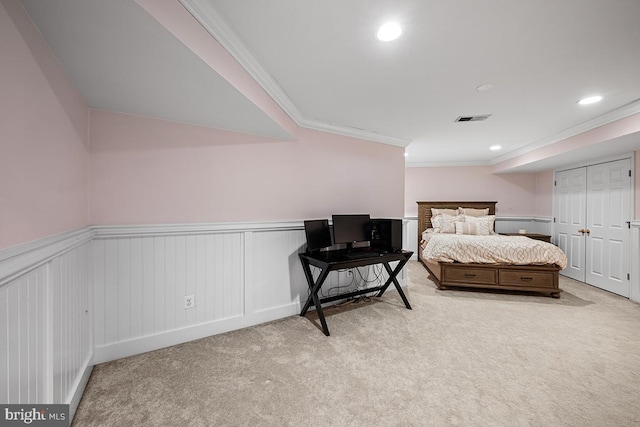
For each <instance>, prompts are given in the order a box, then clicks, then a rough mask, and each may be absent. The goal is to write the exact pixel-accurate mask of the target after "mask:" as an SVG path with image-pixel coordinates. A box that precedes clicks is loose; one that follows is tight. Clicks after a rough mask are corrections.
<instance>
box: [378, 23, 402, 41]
mask: <svg viewBox="0 0 640 427" xmlns="http://www.w3.org/2000/svg"><path fill="white" fill-rule="evenodd" d="M400 34H402V28H400V25H399V24H398V23H397V22H387V23H386V24H384V25H383V26H382V27H380V29H379V30H378V34H377V37H378V40H381V41H383V42H388V41H391V40H395V39H397V38H398V37H400Z"/></svg>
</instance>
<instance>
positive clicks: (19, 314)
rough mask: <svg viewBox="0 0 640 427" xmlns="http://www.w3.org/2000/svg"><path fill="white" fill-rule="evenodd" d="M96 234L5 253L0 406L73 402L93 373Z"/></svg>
mask: <svg viewBox="0 0 640 427" xmlns="http://www.w3.org/2000/svg"><path fill="white" fill-rule="evenodd" d="M91 236H92V232H91V230H90V229H89V228H85V229H81V230H74V231H72V232H69V233H64V234H61V235H59V236H54V237H51V238H47V239H42V240H41V241H37V242H32V243H29V244H25V245H20V246H16V247H14V248H10V249H7V250H3V251H0V319H1V320H0V402H3V403H66V404H70V405H71V407H70V412H71V415H73V414H74V413H75V409H76V408H77V405H78V403H79V401H80V397H81V395H82V392H83V391H84V387H85V385H86V382H87V381H88V379H89V375H90V373H91V357H92V350H93V342H92V313H91V311H90V308H91V307H90V302H91V295H90V286H89V260H90V255H89V251H90V247H91V244H90V240H91Z"/></svg>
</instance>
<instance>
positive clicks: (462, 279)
mask: <svg viewBox="0 0 640 427" xmlns="http://www.w3.org/2000/svg"><path fill="white" fill-rule="evenodd" d="M417 203H418V259H419V261H420V262H421V263H422V265H423V266H424V267H425V268H426V269H427V271H428V272H429V273H430V274H431V276H432V277H431V278H432V279H433V280H434V282H435V283H436V286H437V287H438V289H447V288H448V287H456V288H458V287H461V288H477V289H504V290H510V291H526V292H530V293H543V294H546V295H549V296H551V297H553V298H559V297H560V293H561V292H562V291H561V289H560V288H559V286H558V274H559V272H560V270H562V269H563V268H564V267H565V266H566V257H565V256H564V253H562V251H561V250H560V249H558V248H557V247H555V246H553V245H551V244H550V243H546V242H540V241H534V240H533V239H529V238H527V237H524V236H493V237H492V236H451V235H449V236H448V237H445V236H438V234H439V233H435V234H433V235H431V234H426V233H425V231H426V230H428V229H429V230H431V229H433V224H432V208H435V209H440V210H443V209H445V210H446V209H452V210H455V209H458V208H459V207H464V208H467V209H469V210H471V211H474V210H477V211H478V212H480V210H481V209H483V210H484V212H487V214H488V215H495V212H496V203H497V202H465V201H461V202H456V201H450V202H417ZM466 218H468V217H466ZM433 219H434V222H435V221H436V220H438V222H439V221H440V220H441V218H433ZM438 225H440V224H438ZM459 225H461V224H457V225H456V227H458V226H459ZM423 233H425V234H423ZM454 234H455V233H454ZM423 236H424V237H426V238H427V239H426V240H429V241H430V239H433V242H430V244H429V245H428V248H427V244H426V243H425V239H423ZM476 237H478V238H495V239H496V240H495V241H494V245H495V246H500V245H501V244H504V245H505V247H507V246H508V247H509V250H508V251H505V250H504V248H503V250H502V252H512V253H520V254H522V255H526V256H523V257H522V258H517V259H515V260H513V259H511V260H510V261H505V260H503V259H501V258H499V257H493V255H492V254H490V253H489V252H487V250H485V249H482V250H477V249H476V250H468V251H466V252H467V253H474V252H475V253H476V254H478V255H481V256H480V258H478V259H480V260H481V262H478V261H477V259H474V258H469V259H467V258H464V257H463V258H461V259H463V260H464V262H460V261H458V260H456V259H454V258H455V256H453V255H452V257H453V258H448V255H447V256H445V252H444V250H440V249H439V247H435V245H437V244H440V243H441V240H442V242H444V241H446V240H447V239H458V240H456V241H455V242H454V243H453V244H452V245H453V246H460V247H462V246H464V245H465V244H466V243H465V242H467V241H470V240H473V239H474V238H476ZM512 237H513V239H512V240H509V239H511V238H512ZM505 239H507V240H505ZM534 242H537V243H534ZM540 245H550V246H540ZM520 246H523V247H520ZM529 246H530V247H532V248H536V250H538V251H543V252H546V253H548V254H552V255H553V256H551V257H546V256H545V257H544V258H540V259H537V258H535V257H529V256H528V255H529V254H528V252H529V251H533V250H534V249H529V248H528V247H529ZM434 247H435V250H434ZM427 249H428V250H427ZM425 253H426V255H425ZM434 254H435V255H434ZM487 257H488V258H487ZM532 259H533V260H534V262H532V261H531V260H532ZM543 260H544V261H543ZM547 260H552V261H553V262H550V263H549V262H547ZM474 261H475V262H474Z"/></svg>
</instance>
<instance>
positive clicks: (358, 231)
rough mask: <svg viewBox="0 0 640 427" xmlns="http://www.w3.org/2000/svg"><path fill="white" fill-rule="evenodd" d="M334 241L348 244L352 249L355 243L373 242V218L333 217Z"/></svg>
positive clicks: (367, 216) (360, 216) (359, 216)
mask: <svg viewBox="0 0 640 427" xmlns="http://www.w3.org/2000/svg"><path fill="white" fill-rule="evenodd" d="M332 221H333V241H334V242H335V243H346V244H347V248H351V247H352V246H353V243H355V242H368V241H369V240H371V228H370V222H371V217H370V216H369V214H366V215H333V216H332Z"/></svg>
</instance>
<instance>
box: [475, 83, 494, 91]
mask: <svg viewBox="0 0 640 427" xmlns="http://www.w3.org/2000/svg"><path fill="white" fill-rule="evenodd" d="M491 89H493V84H491V83H486V84H483V85H480V86H478V87H477V88H476V90H477V91H478V92H486V91H488V90H491Z"/></svg>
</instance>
